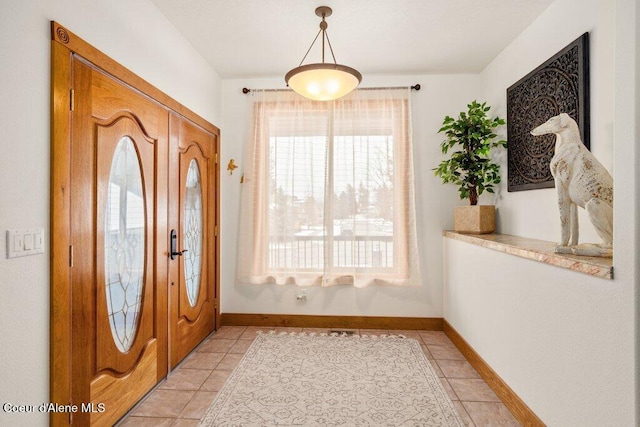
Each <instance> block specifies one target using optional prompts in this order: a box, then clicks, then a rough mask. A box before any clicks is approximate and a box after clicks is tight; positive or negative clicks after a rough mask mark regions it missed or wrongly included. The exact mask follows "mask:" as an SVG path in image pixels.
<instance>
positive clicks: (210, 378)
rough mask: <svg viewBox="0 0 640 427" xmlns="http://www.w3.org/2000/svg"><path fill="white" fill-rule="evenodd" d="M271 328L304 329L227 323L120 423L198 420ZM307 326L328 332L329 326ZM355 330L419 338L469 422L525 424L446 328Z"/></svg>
mask: <svg viewBox="0 0 640 427" xmlns="http://www.w3.org/2000/svg"><path fill="white" fill-rule="evenodd" d="M271 330H276V331H278V332H280V331H287V332H301V331H303V329H301V328H258V327H244V326H225V327H222V328H221V329H220V330H218V331H217V332H215V333H214V334H212V335H211V336H209V337H208V338H207V339H206V340H204V342H203V343H202V344H201V345H200V346H198V347H197V348H196V349H195V350H194V351H193V352H192V353H191V354H190V355H189V356H187V358H185V360H184V361H183V362H182V363H181V364H180V365H179V366H178V367H177V368H176V369H175V370H173V371H172V372H171V373H170V374H169V377H168V378H167V379H166V380H165V381H164V382H162V383H160V385H159V386H158V387H157V388H156V389H155V390H154V391H152V392H151V393H149V395H147V396H146V397H145V398H144V399H143V400H142V401H141V402H140V403H139V404H138V405H137V406H136V407H135V408H133V409H132V410H131V411H130V412H129V414H127V416H126V417H125V418H124V419H123V420H122V421H121V422H120V424H119V426H121V427H129V426H197V425H198V422H199V420H200V417H202V416H203V415H204V413H205V412H206V410H207V408H208V407H209V405H210V404H211V402H213V399H214V398H215V397H216V394H217V392H218V390H220V389H221V388H222V385H223V384H224V382H225V380H226V379H227V377H228V376H229V374H231V371H232V370H233V368H235V366H236V365H237V364H238V363H239V362H240V360H241V359H242V356H243V355H244V353H245V352H246V351H247V349H248V348H249V346H250V345H251V343H252V342H253V340H254V338H255V337H256V333H257V332H258V331H263V332H268V331H271ZM304 331H305V332H328V329H304ZM355 333H358V334H367V335H374V334H377V335H381V334H389V333H395V334H402V335H405V336H406V337H407V338H415V339H416V340H418V342H420V344H421V345H422V349H423V350H424V353H425V355H426V356H427V358H428V359H429V361H430V362H431V364H432V365H433V367H434V369H435V371H436V372H437V374H438V377H440V381H442V384H443V385H444V388H445V390H446V391H447V393H448V394H449V397H450V398H451V400H452V401H453V403H454V405H455V406H456V409H457V410H458V413H459V414H460V417H461V418H462V420H463V421H464V423H465V424H466V425H467V426H518V425H520V424H519V423H518V422H517V421H516V419H515V418H514V417H513V415H511V413H510V412H509V410H508V409H507V407H506V406H505V405H504V404H503V403H502V402H501V401H500V399H499V398H498V396H496V395H495V393H494V392H493V391H492V390H491V389H490V388H489V386H487V384H486V383H485V382H484V380H482V379H481V378H480V375H478V373H477V372H476V370H475V369H473V367H472V366H471V365H470V364H469V363H468V362H467V361H466V360H465V358H464V356H463V355H462V353H460V352H459V351H458V349H457V348H456V347H455V346H454V345H453V343H452V342H451V341H450V340H449V338H447V336H446V335H445V334H444V332H440V331H387V330H365V329H361V330H356V331H355Z"/></svg>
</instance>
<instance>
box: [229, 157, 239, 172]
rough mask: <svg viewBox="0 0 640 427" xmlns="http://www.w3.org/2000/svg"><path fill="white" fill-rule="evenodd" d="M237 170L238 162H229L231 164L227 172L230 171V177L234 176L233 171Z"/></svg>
mask: <svg viewBox="0 0 640 427" xmlns="http://www.w3.org/2000/svg"><path fill="white" fill-rule="evenodd" d="M237 168H238V165H236V161H235V160H233V159H231V160H229V164H228V165H227V170H228V171H229V175H233V170H234V169H237Z"/></svg>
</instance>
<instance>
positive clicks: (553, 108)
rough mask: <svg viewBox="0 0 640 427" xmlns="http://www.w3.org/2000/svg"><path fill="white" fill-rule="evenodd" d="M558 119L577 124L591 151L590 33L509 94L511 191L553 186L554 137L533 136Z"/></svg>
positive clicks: (519, 83)
mask: <svg viewBox="0 0 640 427" xmlns="http://www.w3.org/2000/svg"><path fill="white" fill-rule="evenodd" d="M560 113H567V114H569V115H570V116H571V117H572V118H573V119H574V120H575V121H576V122H577V123H578V126H579V127H580V134H581V137H582V142H583V143H584V145H586V146H587V148H589V33H584V34H583V35H582V36H580V37H579V38H578V39H577V40H575V41H574V42H572V43H571V44H570V45H568V46H567V47H565V48H564V49H562V50H561V51H560V52H558V53H557V54H555V55H554V56H553V57H551V58H550V59H549V60H547V61H546V62H545V63H544V64H542V65H540V66H539V67H538V68H536V69H535V70H533V71H532V72H530V73H529V74H527V75H526V76H525V77H523V78H522V79H520V80H519V81H518V82H517V83H515V84H514V85H512V86H511V87H509V88H508V89H507V133H508V141H509V149H508V150H507V152H508V189H509V191H522V190H532V189H535V188H550V187H553V186H554V180H553V176H551V171H550V170H549V163H550V162H551V158H552V157H553V152H554V148H555V141H556V137H555V135H544V136H532V135H531V134H530V133H529V132H530V131H531V129H533V128H535V127H536V126H539V125H541V124H542V123H544V122H546V121H547V120H548V119H549V118H550V117H553V116H556V115H558V114H560Z"/></svg>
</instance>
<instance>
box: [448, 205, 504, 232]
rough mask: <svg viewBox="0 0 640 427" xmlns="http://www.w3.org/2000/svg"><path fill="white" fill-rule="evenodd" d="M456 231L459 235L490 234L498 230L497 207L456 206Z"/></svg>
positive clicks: (454, 215) (454, 213)
mask: <svg viewBox="0 0 640 427" xmlns="http://www.w3.org/2000/svg"><path fill="white" fill-rule="evenodd" d="M453 218H454V226H453V228H454V230H455V231H457V232H459V233H469V234H489V233H493V232H494V231H495V230H496V207H495V206H493V205H476V206H456V207H455V208H454V211H453Z"/></svg>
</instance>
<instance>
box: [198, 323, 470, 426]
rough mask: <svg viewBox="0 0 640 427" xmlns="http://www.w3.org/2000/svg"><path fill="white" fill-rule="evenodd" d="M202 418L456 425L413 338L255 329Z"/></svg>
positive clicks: (235, 422) (208, 422) (244, 422)
mask: <svg viewBox="0 0 640 427" xmlns="http://www.w3.org/2000/svg"><path fill="white" fill-rule="evenodd" d="M200 425H201V426H214V425H215V426H317V425H324V426H334V425H341V426H380V425H385V426H462V425H463V423H462V421H461V420H460V418H459V416H458V414H457V413H456V410H455V408H454V406H453V403H452V402H451V400H450V399H449V396H447V394H446V392H445V390H444V389H443V388H442V384H441V383H440V380H439V379H438V377H437V375H436V373H435V371H434V370H433V368H432V367H431V365H430V363H429V361H428V360H427V358H426V357H425V355H424V353H423V352H422V349H421V348H420V344H418V342H417V341H416V340H413V339H404V338H400V337H382V338H380V337H373V336H371V337H366V336H362V337H357V336H354V337H344V336H326V335H324V336H316V335H306V334H304V333H303V334H286V333H283V334H281V335H275V334H265V335H258V337H257V338H256V339H255V341H254V342H253V344H252V345H251V347H250V348H249V350H248V351H247V353H246V354H245V356H244V358H243V359H242V360H241V361H240V363H239V365H238V366H237V367H236V369H235V370H234V371H233V373H232V374H231V376H230V377H229V379H228V380H227V382H226V383H225V385H224V386H223V387H222V390H220V391H219V392H218V395H217V396H216V399H215V400H214V401H213V403H212V404H211V406H210V407H209V409H208V410H207V413H206V414H205V415H204V417H203V418H202V420H201V422H200Z"/></svg>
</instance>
